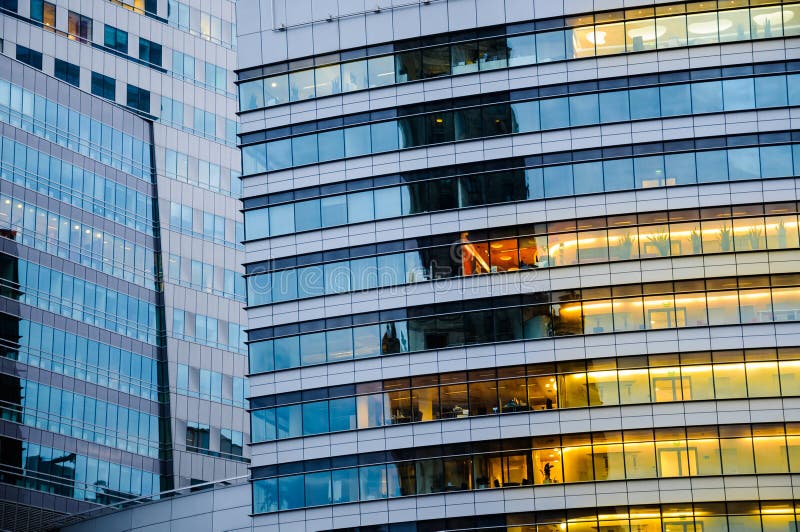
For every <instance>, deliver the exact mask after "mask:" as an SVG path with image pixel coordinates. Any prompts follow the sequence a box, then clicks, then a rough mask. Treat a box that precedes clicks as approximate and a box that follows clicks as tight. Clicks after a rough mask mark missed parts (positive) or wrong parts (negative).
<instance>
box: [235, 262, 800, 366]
mask: <svg viewBox="0 0 800 532" xmlns="http://www.w3.org/2000/svg"><path fill="white" fill-rule="evenodd" d="M799 288H800V276H798V275H794V274H787V275H773V276H766V275H765V276H756V277H739V278H738V279H737V278H713V279H706V280H703V279H697V280H687V281H675V282H671V281H670V282H659V283H650V284H641V285H618V286H613V287H598V288H584V289H573V290H561V291H551V292H545V291H539V292H537V293H534V294H523V295H519V296H507V297H498V298H494V299H491V300H487V299H483V300H481V299H472V300H469V301H466V302H462V301H459V302H457V303H440V304H438V305H433V304H432V305H427V306H422V307H416V308H415V307H408V308H403V309H398V310H395V311H392V310H389V311H383V312H382V313H380V314H378V313H374V314H368V315H358V314H355V315H350V316H347V317H346V318H332V319H330V320H329V322H328V323H326V322H325V320H319V321H316V322H305V323H302V324H298V325H294V326H283V327H274V328H264V329H255V330H252V329H251V330H250V332H249V338H250V340H251V342H250V344H249V346H248V348H249V353H250V372H251V373H262V372H267V371H276V370H283V369H289V368H296V367H300V366H308V365H314V364H324V363H331V362H339V361H344V360H352V359H354V358H365V357H376V356H382V355H391V354H396V353H410V352H415V351H425V350H430V349H444V348H448V347H457V346H464V345H472V344H486V343H492V342H505V341H516V340H535V339H540V338H552V337H559V336H571V335H577V334H586V335H591V334H605V333H611V332H634V331H645V330H659V329H676V328H678V329H679V328H685V327H707V326H714V325H739V324H749V323H775V322H783V321H795V320H797V319H798V314H797V311H796V310H795V309H798V308H800V289H799ZM465 307H467V309H470V308H471V309H478V308H482V309H484V310H466V309H465ZM416 316H419V317H416ZM345 324H352V325H353V326H349V327H343V326H344V325H345ZM356 324H362V325H356ZM333 327H340V328H333ZM298 330H308V331H314V332H308V333H305V334H299V335H298V334H294V335H291V336H282V335H283V334H288V333H291V332H297V331H298ZM262 338H269V339H268V340H262Z"/></svg>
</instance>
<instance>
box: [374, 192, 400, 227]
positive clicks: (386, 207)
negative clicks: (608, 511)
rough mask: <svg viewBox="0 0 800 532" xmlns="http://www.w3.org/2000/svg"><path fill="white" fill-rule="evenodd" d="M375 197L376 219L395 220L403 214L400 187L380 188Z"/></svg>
mask: <svg viewBox="0 0 800 532" xmlns="http://www.w3.org/2000/svg"><path fill="white" fill-rule="evenodd" d="M374 197H375V218H376V219H379V220H380V219H383V218H393V217H395V216H401V215H402V214H403V206H402V203H401V200H400V188H399V187H389V188H379V189H377V190H375V191H374Z"/></svg>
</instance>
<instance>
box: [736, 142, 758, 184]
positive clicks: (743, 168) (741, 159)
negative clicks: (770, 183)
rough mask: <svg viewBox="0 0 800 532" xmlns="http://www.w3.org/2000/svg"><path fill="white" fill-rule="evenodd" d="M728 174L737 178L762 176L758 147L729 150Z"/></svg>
mask: <svg viewBox="0 0 800 532" xmlns="http://www.w3.org/2000/svg"><path fill="white" fill-rule="evenodd" d="M728 176H729V178H730V180H731V181H734V180H737V179H758V178H759V177H760V176H761V167H760V164H759V154H758V148H739V149H735V150H728Z"/></svg>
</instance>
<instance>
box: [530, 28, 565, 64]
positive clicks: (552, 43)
mask: <svg viewBox="0 0 800 532" xmlns="http://www.w3.org/2000/svg"><path fill="white" fill-rule="evenodd" d="M564 59H566V50H565V47H564V32H563V31H560V30H559V31H549V32H546V33H539V34H537V35H536V60H537V62H539V63H547V62H549V61H563V60H564Z"/></svg>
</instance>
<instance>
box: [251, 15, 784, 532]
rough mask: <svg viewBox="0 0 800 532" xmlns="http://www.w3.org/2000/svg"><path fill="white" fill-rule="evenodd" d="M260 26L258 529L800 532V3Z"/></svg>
mask: <svg viewBox="0 0 800 532" xmlns="http://www.w3.org/2000/svg"><path fill="white" fill-rule="evenodd" d="M237 11H238V32H239V37H238V43H239V51H238V57H239V60H238V64H237V68H238V70H237V80H238V90H239V98H240V111H241V115H240V143H241V145H242V167H243V168H242V172H243V178H242V184H243V193H242V195H243V206H244V220H245V238H246V241H245V242H246V243H245V271H246V279H247V294H248V301H247V304H248V309H247V315H248V351H249V364H250V366H249V372H250V376H249V382H250V409H251V412H250V416H251V424H252V425H251V431H252V434H251V439H252V446H251V460H252V463H251V469H250V481H251V484H252V493H253V507H252V511H253V514H254V517H253V524H254V529H256V530H262V529H263V530H277V529H281V530H359V531H362V532H366V531H379V530H381V531H383V530H404V531H405V530H472V529H492V530H497V529H509V530H546V531H550V530H553V531H555V530H570V531H584V530H641V531H655V530H669V531H674V530H701V529H702V530H795V529H796V526H797V513H796V512H797V510H796V507H795V503H794V502H793V500H794V499H796V498H797V491H796V490H797V480H796V478H795V475H796V473H798V472H800V469H798V468H800V461H799V459H800V425H798V421H800V418H798V415H797V405H798V403H797V398H796V396H797V395H798V392H800V388H798V383H800V373H798V371H800V345H799V342H800V335H798V333H800V326H798V324H797V320H798V317H799V315H798V310H799V309H800V291H799V290H800V276H799V275H798V272H797V264H798V262H797V261H798V257H799V255H798V246H800V241H798V230H797V229H798V203H797V201H798V199H800V198H798V188H797V184H798V183H797V179H796V177H795V176H796V175H797V174H798V170H799V169H800V145H798V142H800V133H798V131H797V120H798V117H797V112H796V108H795V106H797V105H798V104H800V63H798V61H797V58H798V50H799V48H798V44H800V40H798V36H799V35H800V4H798V3H796V2H794V1H789V0H787V1H784V2H781V1H776V0H732V1H727V0H726V1H719V2H688V3H687V2H672V1H659V0H656V1H626V2H624V3H623V2H611V1H608V2H603V1H596V2H588V1H563V2H561V1H555V2H554V1H552V0H505V1H503V0H440V1H419V2H416V1H412V2H389V1H388V0H386V1H384V0H378V1H377V2H363V1H345V0H340V1H338V2H312V1H311V0H295V1H286V0H276V1H265V0H239V1H238V3H237Z"/></svg>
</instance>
